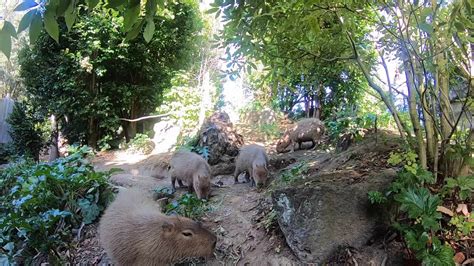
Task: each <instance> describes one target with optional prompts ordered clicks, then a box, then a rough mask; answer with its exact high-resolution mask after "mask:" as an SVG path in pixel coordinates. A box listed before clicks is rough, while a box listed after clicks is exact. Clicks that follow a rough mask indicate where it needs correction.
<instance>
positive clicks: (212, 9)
mask: <svg viewBox="0 0 474 266" xmlns="http://www.w3.org/2000/svg"><path fill="white" fill-rule="evenodd" d="M217 10H220V8H218V7H213V8H209V9H208V10H207V11H206V12H205V13H206V14H213V13H216V12H217Z"/></svg>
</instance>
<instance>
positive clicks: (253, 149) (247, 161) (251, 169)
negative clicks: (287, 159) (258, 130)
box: [234, 144, 268, 187]
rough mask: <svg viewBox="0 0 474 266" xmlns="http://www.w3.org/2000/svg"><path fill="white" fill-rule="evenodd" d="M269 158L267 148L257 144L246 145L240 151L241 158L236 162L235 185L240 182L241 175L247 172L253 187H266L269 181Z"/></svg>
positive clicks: (248, 179)
mask: <svg viewBox="0 0 474 266" xmlns="http://www.w3.org/2000/svg"><path fill="white" fill-rule="evenodd" d="M267 165H268V156H267V154H266V152H265V148H263V147H262V146H259V145H257V144H250V145H245V146H243V147H242V148H241V149H240V152H239V156H238V157H237V159H236V161H235V172H234V178H235V183H238V182H239V179H238V178H239V174H240V173H242V172H247V173H248V175H249V178H247V176H246V178H247V182H248V181H251V182H252V183H251V185H256V186H257V187H260V186H263V185H265V183H266V182H267V179H268V168H267Z"/></svg>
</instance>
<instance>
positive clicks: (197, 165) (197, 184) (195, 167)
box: [170, 151, 211, 199]
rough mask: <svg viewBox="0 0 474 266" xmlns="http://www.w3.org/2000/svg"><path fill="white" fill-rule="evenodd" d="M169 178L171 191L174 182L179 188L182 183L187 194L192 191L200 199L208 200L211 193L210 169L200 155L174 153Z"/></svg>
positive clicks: (184, 152)
mask: <svg viewBox="0 0 474 266" xmlns="http://www.w3.org/2000/svg"><path fill="white" fill-rule="evenodd" d="M170 176H171V185H172V186H173V191H175V190H176V186H175V183H176V180H178V183H179V185H180V186H182V185H183V183H182V181H185V182H186V183H187V184H188V188H189V192H190V193H192V192H193V190H194V191H195V192H196V195H197V197H198V198H200V199H208V198H209V194H210V193H211V168H210V167H209V164H208V163H207V162H206V160H204V158H202V157H201V156H200V155H198V154H196V153H194V152H189V151H178V152H176V153H175V154H174V155H173V157H172V158H171V161H170Z"/></svg>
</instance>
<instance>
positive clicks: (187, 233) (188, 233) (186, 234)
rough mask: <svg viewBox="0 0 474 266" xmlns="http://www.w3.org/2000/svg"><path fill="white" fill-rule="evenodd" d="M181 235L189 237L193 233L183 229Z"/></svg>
mask: <svg viewBox="0 0 474 266" xmlns="http://www.w3.org/2000/svg"><path fill="white" fill-rule="evenodd" d="M182 234H183V236H187V237H190V236H192V235H193V233H191V232H189V231H184V232H183V233H182Z"/></svg>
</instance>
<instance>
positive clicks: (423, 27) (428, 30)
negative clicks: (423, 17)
mask: <svg viewBox="0 0 474 266" xmlns="http://www.w3.org/2000/svg"><path fill="white" fill-rule="evenodd" d="M418 28H420V30H422V31H424V32H426V33H428V34H432V33H433V26H431V25H430V24H428V23H425V22H421V23H420V24H419V25H418Z"/></svg>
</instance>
